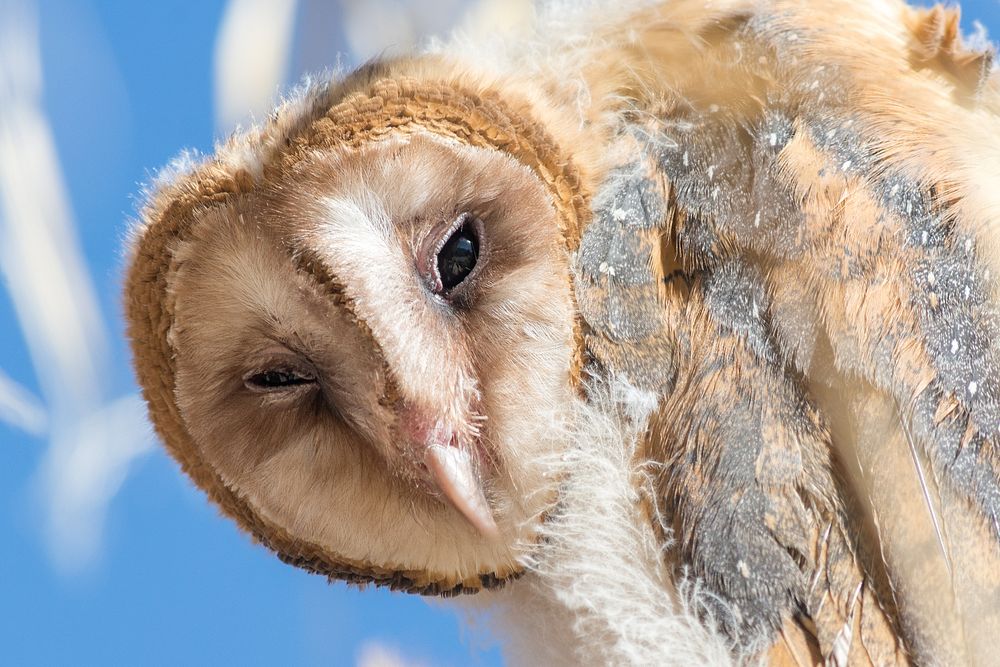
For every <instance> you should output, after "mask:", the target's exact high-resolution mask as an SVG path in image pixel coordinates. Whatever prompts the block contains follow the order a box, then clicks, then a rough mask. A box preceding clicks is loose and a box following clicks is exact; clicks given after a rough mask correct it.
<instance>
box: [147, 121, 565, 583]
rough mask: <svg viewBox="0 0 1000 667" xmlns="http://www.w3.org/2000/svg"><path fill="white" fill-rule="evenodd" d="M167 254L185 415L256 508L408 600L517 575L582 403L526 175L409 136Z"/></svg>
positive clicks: (287, 190) (283, 192)
mask: <svg viewBox="0 0 1000 667" xmlns="http://www.w3.org/2000/svg"><path fill="white" fill-rule="evenodd" d="M171 252H172V265H171V270H170V273H169V276H168V279H167V282H168V285H167V292H168V294H169V298H170V299H172V301H173V313H174V317H173V321H172V324H171V327H170V330H169V333H168V341H169V343H170V346H171V348H172V350H173V352H174V355H175V363H176V374H175V382H176V384H175V399H176V405H177V408H178V411H179V412H180V417H181V420H182V421H183V424H184V427H185V429H186V431H187V432H188V434H189V436H190V438H191V440H192V441H193V442H194V444H195V446H196V448H197V449H198V450H199V453H200V455H201V456H202V457H204V459H205V460H206V461H207V463H208V464H209V465H210V466H211V467H212V468H213V469H214V470H215V471H216V472H217V474H218V475H219V477H220V478H221V480H222V482H223V483H224V484H225V485H226V487H228V488H229V489H230V490H231V491H232V492H233V493H234V494H235V495H236V496H237V497H239V498H241V499H243V501H244V502H245V503H246V504H247V505H249V507H250V508H251V509H252V511H253V512H255V513H256V514H257V515H259V516H260V517H261V518H262V519H263V520H264V521H266V522H268V523H270V524H272V525H276V526H279V527H280V528H281V529H282V530H283V531H285V532H286V533H287V534H288V535H289V536H290V537H291V539H293V540H300V541H302V542H304V543H308V544H311V545H315V546H316V547H318V548H319V549H322V550H323V551H325V552H327V553H329V554H333V555H334V557H335V559H337V560H339V561H342V562H346V563H349V564H351V567H353V568H358V569H364V568H368V569H374V570H376V571H378V572H403V573H406V574H405V576H406V577H407V578H408V579H409V580H411V581H412V583H413V585H414V586H415V587H417V588H420V587H422V586H423V587H429V588H437V589H440V588H448V587H449V586H453V585H455V583H456V582H463V581H469V580H474V579H476V578H479V579H482V578H484V577H498V578H501V579H502V578H505V577H506V576H509V575H510V574H512V573H514V572H516V571H517V570H518V566H517V559H518V557H519V556H520V555H522V554H523V552H524V550H525V549H527V548H530V544H531V543H532V540H533V538H532V535H533V530H534V528H535V527H536V526H537V525H538V522H539V521H540V517H541V515H542V514H543V513H544V511H545V510H546V509H547V508H548V507H549V506H550V504H551V502H552V500H553V494H554V480H550V479H547V478H546V476H545V473H544V469H543V467H542V465H541V461H543V460H544V458H545V456H546V455H549V454H553V453H556V452H558V451H560V449H561V448H562V447H563V442H564V434H563V432H564V428H565V423H564V422H565V418H566V415H565V414H564V413H563V411H564V410H565V409H566V407H565V406H567V405H569V404H571V400H570V399H571V398H572V395H573V393H574V390H573V388H572V386H571V382H570V369H571V364H572V357H573V308H572V299H571V294H570V289H571V288H570V278H569V276H568V260H567V257H566V250H565V247H564V244H563V241H562V238H561V235H560V232H559V228H558V225H557V221H556V212H555V209H554V208H553V204H552V201H551V196H550V194H549V192H548V191H547V190H546V189H545V188H544V186H543V184H542V182H541V181H540V180H539V179H538V177H537V176H536V175H535V174H534V172H532V171H531V170H529V169H528V168H527V167H525V166H523V165H522V164H521V163H519V162H518V161H517V160H515V159H514V158H512V157H511V156H509V155H508V154H506V153H503V152H500V151H497V150H491V149H485V148H476V147H472V146H469V145H464V144H460V143H458V142H454V141H452V140H449V139H444V138H439V137H436V136H434V135H432V134H430V133H427V132H423V131H419V130H418V131H410V132H408V133H395V134H391V135H390V136H389V137H388V138H383V139H381V140H379V141H377V142H372V143H368V144H365V145H364V146H362V147H361V148H357V149H324V150H316V151H315V152H313V153H310V154H309V155H307V156H306V157H305V158H304V159H302V160H301V161H299V162H298V163H297V164H296V166H295V167H294V169H292V170H290V171H289V172H287V173H285V174H284V175H283V176H282V177H281V179H280V180H278V181H276V182H272V183H270V184H268V185H267V186H266V187H262V188H258V189H255V190H253V191H251V192H249V193H247V194H243V195H240V196H238V197H234V198H233V199H231V200H230V201H229V202H227V203H226V204H225V205H222V206H215V207H212V208H208V209H206V210H204V211H203V212H202V214H201V215H200V217H199V219H198V220H197V221H196V222H195V224H194V225H192V227H191V230H190V232H189V233H188V234H187V235H186V236H185V237H184V238H183V239H182V240H178V241H177V242H176V243H175V245H174V247H173V248H171Z"/></svg>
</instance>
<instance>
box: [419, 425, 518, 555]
mask: <svg viewBox="0 0 1000 667" xmlns="http://www.w3.org/2000/svg"><path fill="white" fill-rule="evenodd" d="M424 463H425V464H426V465H427V469H428V470H429V471H430V473H431V475H432V476H433V477H434V481H435V482H436V483H437V485H438V487H439V488H440V489H441V492H442V493H443V494H444V496H445V497H446V498H447V499H448V500H449V501H450V502H451V504H452V505H453V506H454V507H455V509H457V510H458V511H459V512H461V513H462V516H464V517H465V518H466V519H467V520H468V521H469V523H471V524H472V526H473V527H474V528H475V529H476V530H478V531H479V534H480V535H482V536H483V537H486V538H488V539H496V538H497V537H498V536H499V535H500V529H499V528H497V524H496V521H495V520H494V519H493V512H492V511H491V510H490V506H489V503H487V502H486V496H485V495H484V494H483V487H482V483H481V482H480V481H479V475H477V474H476V471H475V467H474V466H473V464H472V457H471V455H470V454H469V452H468V450H466V449H463V448H460V447H454V446H451V445H438V444H432V445H430V446H428V447H427V450H426V453H425V454H424Z"/></svg>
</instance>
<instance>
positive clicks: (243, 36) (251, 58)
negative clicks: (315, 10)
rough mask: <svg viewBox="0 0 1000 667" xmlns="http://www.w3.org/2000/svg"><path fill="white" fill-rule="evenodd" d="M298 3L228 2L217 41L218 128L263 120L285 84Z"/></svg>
mask: <svg viewBox="0 0 1000 667" xmlns="http://www.w3.org/2000/svg"><path fill="white" fill-rule="evenodd" d="M296 4H297V3H296V1H295V0H229V4H228V5H227V7H226V13H225V15H224V16H223V18H222V26H221V27H220V28H219V34H218V36H217V38H216V41H215V118H216V128H217V129H218V130H219V131H220V132H224V133H228V132H230V131H231V130H232V129H233V127H234V126H236V125H237V124H238V123H240V122H243V121H245V120H246V119H247V118H248V117H250V116H254V117H256V118H263V117H264V116H265V115H266V114H267V112H268V111H269V110H270V108H271V105H272V104H273V103H274V100H275V98H276V96H277V94H278V92H279V90H280V87H281V85H282V83H284V79H285V74H286V70H287V69H288V60H289V54H290V50H291V43H292V37H293V36H294V28H295V8H296Z"/></svg>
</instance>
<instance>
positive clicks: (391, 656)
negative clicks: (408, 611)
mask: <svg viewBox="0 0 1000 667" xmlns="http://www.w3.org/2000/svg"><path fill="white" fill-rule="evenodd" d="M355 664H356V665H357V667H421V666H422V664H423V663H419V662H411V661H409V660H407V659H405V658H404V657H403V655H402V654H401V653H400V652H399V651H397V650H396V649H394V648H392V647H391V646H388V645H386V644H383V643H382V642H378V641H366V642H365V643H363V644H362V645H361V648H360V649H359V650H358V658H357V662H356V663H355Z"/></svg>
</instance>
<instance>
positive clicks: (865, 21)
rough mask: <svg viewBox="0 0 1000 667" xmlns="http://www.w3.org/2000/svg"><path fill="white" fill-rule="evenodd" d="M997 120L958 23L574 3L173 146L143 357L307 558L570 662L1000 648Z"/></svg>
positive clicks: (775, 4)
mask: <svg viewBox="0 0 1000 667" xmlns="http://www.w3.org/2000/svg"><path fill="white" fill-rule="evenodd" d="M997 137H1000V84H998V80H997V77H995V76H993V65H992V51H990V50H989V49H988V48H982V49H980V50H976V49H974V48H972V47H970V46H969V45H967V44H965V43H964V42H963V39H962V37H961V35H960V33H959V29H958V13H957V10H954V9H944V8H941V7H935V8H933V9H914V8H910V7H908V6H906V5H904V4H902V3H900V2H897V1H896V0H878V1H876V2H859V1H857V0H824V1H823V2H819V1H818V0H816V1H812V0H810V1H808V2H799V1H794V2H793V1H791V0H768V1H764V2H757V1H749V0H720V1H718V2H709V3H705V2H694V1H693V0H671V1H669V2H641V3H625V4H624V5H616V6H615V7H613V8H612V7H610V6H599V5H595V4H589V3H584V4H583V5H582V6H574V5H571V4H568V3H562V4H558V3H557V4H554V5H552V6H551V7H549V8H548V9H546V10H544V11H540V13H539V18H538V20H537V21H536V23H535V25H534V26H533V27H531V28H525V30H524V32H523V34H520V35H510V34H505V35H503V36H500V37H497V36H493V37H490V36H478V37H476V38H462V37H456V38H455V39H454V40H452V41H448V42H444V43H440V44H437V45H435V46H434V47H432V48H431V49H429V50H428V51H427V52H425V53H421V54H418V55H414V56H411V57H398V58H387V59H383V60H378V61H374V62H371V63H369V64H367V65H365V66H363V67H362V68H360V69H359V70H357V71H355V72H353V73H351V74H349V75H347V76H345V77H337V78H333V79H330V80H326V79H324V80H316V81H313V82H308V83H307V84H305V85H304V86H303V87H302V88H301V89H300V90H298V91H296V92H295V93H293V94H292V95H291V97H290V98H289V99H288V101H286V102H285V103H283V104H282V105H281V106H280V107H279V108H278V109H277V110H276V111H275V112H274V113H273V115H272V116H271V117H270V118H269V119H268V121H267V122H266V123H265V124H263V125H262V126H260V127H256V128H253V129H250V130H248V131H246V132H243V133H240V134H237V135H235V136H233V137H231V138H230V139H229V140H228V141H227V142H225V143H223V144H222V145H220V146H218V148H217V150H216V152H215V154H214V155H213V156H211V157H207V158H204V159H190V158H189V159H187V160H182V161H179V162H178V163H176V164H175V165H173V166H172V167H170V168H168V169H167V170H165V171H164V172H163V174H162V175H161V177H160V178H159V179H158V180H157V181H156V183H155V184H154V187H153V188H152V189H151V192H150V194H149V197H148V200H147V202H146V205H145V207H144V208H143V210H142V213H141V221H140V223H139V224H138V225H137V227H136V231H135V235H134V240H133V244H132V249H131V264H130V268H129V272H128V276H127V282H126V296H125V300H126V313H127V318H128V322H129V335H130V337H131V340H132V345H133V351H134V356H135V365H136V369H137V373H138V377H139V380H140V383H141V385H142V387H143V389H144V392H145V397H146V400H147V402H148V405H149V411H150V415H151V417H152V419H153V422H154V423H155V425H156V427H157V430H158V432H159V434H160V436H161V438H162V440H163V442H164V443H165V445H166V447H167V449H168V450H169V451H170V453H171V454H172V455H173V456H174V457H175V458H176V459H177V460H178V461H179V463H180V465H181V467H182V468H183V470H184V471H185V472H186V473H187V474H188V475H189V476H190V477H191V478H192V479H193V480H194V481H195V483H197V484H198V485H199V486H200V487H201V488H202V489H204V490H205V492H206V493H207V495H208V496H209V498H211V500H212V501H214V502H215V503H217V504H218V505H219V507H221V508H222V510H223V511H224V512H225V513H226V514H227V515H229V516H230V517H232V518H233V519H234V520H235V521H236V522H237V523H238V524H239V525H240V526H241V527H242V528H244V529H245V530H247V531H248V532H249V533H250V534H252V535H253V536H254V537H255V538H256V539H257V540H259V541H260V542H261V543H263V544H264V545H265V546H266V547H268V548H269V549H271V550H273V551H274V552H275V553H276V554H277V555H278V556H279V557H280V558H281V559H283V560H285V561H287V562H289V563H291V564H293V565H297V566H299V567H303V568H305V569H307V570H310V571H313V572H317V573H320V574H323V575H326V576H328V577H330V578H335V579H345V580H347V581H351V582H373V583H375V584H380V585H385V586H389V587H392V588H395V589H402V590H406V591H411V592H415V593H422V594H441V595H453V594H459V593H476V592H482V594H481V596H484V595H494V596H497V599H500V598H501V597H502V596H504V595H508V594H511V595H512V594H513V593H511V591H517V590H518V587H525V586H534V587H535V588H534V589H532V590H533V591H534V592H535V593H538V594H539V595H544V594H545V592H546V591H547V594H549V595H550V596H551V597H552V600H554V601H555V602H556V603H560V602H561V603H562V605H563V608H564V611H565V610H566V609H569V610H570V612H571V613H570V614H569V616H568V620H567V621H566V627H567V628H568V630H567V632H569V633H570V635H573V633H574V632H575V633H576V634H575V638H573V639H571V640H569V642H568V646H564V647H562V648H560V649H558V651H555V652H553V653H552V654H551V655H552V656H555V657H557V658H561V659H562V660H566V661H569V662H579V661H583V662H588V661H591V662H623V661H626V660H633V661H637V662H639V661H642V660H643V659H646V658H650V657H651V656H654V655H657V656H658V658H657V660H658V661H660V662H663V663H667V662H671V661H673V662H676V663H683V662H684V660H683V659H682V657H683V656H688V657H690V656H701V658H703V659H706V660H707V659H709V657H710V658H711V659H712V660H719V661H724V660H730V659H731V660H764V661H771V662H773V663H774V664H814V663H819V662H824V661H825V662H828V663H831V664H840V665H843V664H869V663H870V664H878V665H883V664H909V663H911V662H915V663H921V664H923V663H927V664H988V663H990V662H991V661H992V660H994V659H995V656H994V655H993V650H992V645H993V644H994V642H995V637H996V636H997V633H998V632H1000V518H998V517H1000V483H998V472H1000V452H998V449H997V442H998V432H1000V403H998V399H1000V373H998V354H1000V348H998V344H1000V343H998V341H1000V338H998V336H997V331H998V327H1000V320H998V309H997V305H998V297H1000V294H998V291H997V281H996V275H997V266H996V264H997V263H998V262H997V260H998V258H1000V254H998V252H1000V248H998V247H997V245H998V242H1000V233H998V231H997V227H996V225H997V222H996V221H997V219H998V218H1000V194H998V192H997V189H996V187H995V185H996V178H997V175H998V174H1000V139H998V138H997ZM616 494H617V495H616ZM581 554H585V555H586V556H587V557H586V558H582V557H581ZM560 559H561V560H560ZM546 578H547V579H546ZM540 579H541V580H543V581H541V583H539V581H540ZM504 585H505V586H506V590H505V591H502V592H500V593H496V592H487V591H494V590H495V589H498V588H500V587H501V586H504ZM481 596H477V597H481ZM512 599H513V598H512ZM568 601H569V602H568ZM543 606H544V605H543ZM554 606H558V604H555V605H554ZM523 609H524V610H527V609H528V606H525V607H523ZM608 610H612V612H609V611H608ZM525 613H527V612H526V611H525ZM553 613H554V612H553ZM612 613H613V614H618V616H616V617H615V618H611V615H612ZM671 614H673V615H675V616H676V618H674V617H671V618H674V620H676V621H677V622H676V623H673V625H670V624H669V623H668V625H667V626H661V625H658V623H660V622H663V621H665V620H670V619H666V617H667V616H670V615H671ZM602 615H603V616H602ZM601 618H603V619H604V620H605V621H606V622H603V621H594V622H595V623H597V625H594V623H591V622H590V621H593V620H594V619H601ZM564 620H565V619H564ZM601 622H603V623H604V624H603V625H601V624H600V623H601ZM671 622H673V621H671ZM532 623H533V625H534V627H533V629H534V631H535V632H536V634H539V636H542V638H543V639H544V634H545V632H546V631H547V630H546V628H547V626H546V620H545V619H544V618H543V619H541V620H539V619H534V620H533V621H532ZM553 623H554V621H553ZM598 626H600V627H599V629H598V630H597V631H591V630H593V628H595V627H598ZM660 627H669V628H670V630H669V631H667V635H668V636H661V637H659V638H658V637H657V636H655V635H654V634H653V631H654V630H656V629H657V628H660ZM553 632H554V630H553ZM543 643H544V642H543ZM720 646H721V647H723V648H722V649H721V651H719V650H717V649H718V647H720ZM650 647H652V648H650ZM616 651H619V652H617V653H616ZM650 651H654V652H650ZM655 651H660V653H658V654H656V653H655ZM536 657H537V656H536Z"/></svg>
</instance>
